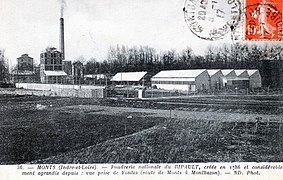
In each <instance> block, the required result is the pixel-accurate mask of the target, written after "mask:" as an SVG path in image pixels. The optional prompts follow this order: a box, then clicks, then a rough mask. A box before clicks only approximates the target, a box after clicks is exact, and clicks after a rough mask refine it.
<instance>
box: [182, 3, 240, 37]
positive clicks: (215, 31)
mask: <svg viewBox="0 0 283 180" xmlns="http://www.w3.org/2000/svg"><path fill="white" fill-rule="evenodd" d="M183 12H184V17H185V21H186V23H187V25H188V27H189V28H190V30H191V32H192V33H193V34H195V35H196V36H197V37H199V38H201V39H205V40H211V41H214V40H218V39H222V38H224V37H226V36H227V34H229V33H231V32H232V31H233V30H234V29H235V27H236V26H237V25H238V23H239V21H240V19H241V3H240V2H239V1H238V0H186V1H185V6H184V8H183Z"/></svg>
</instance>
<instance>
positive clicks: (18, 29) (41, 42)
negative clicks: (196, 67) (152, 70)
mask: <svg viewBox="0 0 283 180" xmlns="http://www.w3.org/2000/svg"><path fill="white" fill-rule="evenodd" d="M184 2H185V0H66V4H67V6H66V7H65V10H64V19H65V54H66V59H67V60H72V61H74V60H75V59H76V58H77V57H79V56H84V57H85V58H86V59H89V58H90V57H95V58H96V59H97V60H103V58H105V57H106V54H107V51H108V49H109V46H110V45H114V46H115V45H117V44H120V45H122V44H124V45H127V46H133V45H137V46H139V45H148V46H150V47H153V48H156V49H157V50H158V51H160V50H168V49H176V50H177V51H180V50H182V49H184V48H186V47H188V46H189V47H191V48H192V49H193V51H194V53H195V54H203V52H204V51H205V49H206V47H207V45H215V44H218V43H223V42H226V43H231V40H230V39H229V37H228V38H225V39H223V40H220V41H216V42H211V41H206V40H201V39H199V38H198V37H196V36H195V35H194V34H192V33H191V31H190V30H189V28H188V27H187V25H186V22H185V20H184V15H183V11H182V9H183V7H184ZM0 7H1V11H0V19H1V26H0V42H1V43H0V48H2V49H5V54H6V56H7V57H8V58H9V59H10V62H11V63H12V64H15V62H16V58H17V57H20V56H21V54H24V53H28V54H29V55H30V56H31V57H33V58H34V59H35V60H36V61H37V62H39V55H40V53H41V52H42V51H43V50H44V49H45V48H46V47H47V46H49V45H51V46H54V47H56V48H59V45H58V44H59V18H60V0H0Z"/></svg>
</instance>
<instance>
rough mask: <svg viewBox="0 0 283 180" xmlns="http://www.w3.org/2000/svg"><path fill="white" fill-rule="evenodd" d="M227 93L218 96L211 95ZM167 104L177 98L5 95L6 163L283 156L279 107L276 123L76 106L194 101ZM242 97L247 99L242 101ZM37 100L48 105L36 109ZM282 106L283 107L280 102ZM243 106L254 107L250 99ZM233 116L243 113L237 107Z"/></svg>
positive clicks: (0, 109) (0, 100) (1, 107)
mask: <svg viewBox="0 0 283 180" xmlns="http://www.w3.org/2000/svg"><path fill="white" fill-rule="evenodd" d="M234 98H236V97H231V98H230V99H231V101H232V100H233V99H234ZM250 98H251V97H250ZM208 99H209V98H198V100H199V101H202V100H204V104H205V103H207V101H208ZM221 99H222V98H221V97H220V98H216V97H213V98H211V100H210V101H221ZM240 99H241V98H240ZM240 99H239V98H238V100H239V101H238V102H241V101H240ZM254 100H257V99H255V98H253V99H251V102H253V103H256V104H257V103H258V102H256V101H254ZM261 100H262V98H261ZM225 101H226V100H225ZM271 101H273V100H271ZM164 102H170V103H173V104H170V105H165V106H164V104H160V103H158V101H157V100H154V101H130V102H129V101H124V100H120V101H118V100H114V101H113V100H111V101H110V100H103V101H97V100H87V99H72V98H55V97H54V98H50V97H35V96H34V97H32V96H0V117H1V121H0V127H1V129H0V145H1V146H0V152H1V154H0V162H1V164H14V163H27V162H32V163H130V162H131V163H167V162H171V163H181V162H238V161H240V162H249V161H253V162H266V161H267V162H268V161H269V162H275V161H276V162H282V161H283V158H282V157H283V156H282V155H283V142H282V139H283V130H282V128H283V127H282V121H280V117H281V116H282V114H280V113H279V114H277V115H276V116H277V117H279V118H273V119H270V121H269V120H268V121H266V120H262V119H260V118H258V119H253V120H251V121H241V122H235V121H230V120H229V119H225V116H215V117H223V119H222V118H219V119H214V120H207V119H206V120H205V119H201V118H199V119H198V120H197V119H195V118H193V117H190V116H188V117H186V116H185V118H182V119H179V118H176V116H172V118H170V117H169V116H166V118H162V117H156V116H151V115H150V114H146V113H136V114H134V115H133V113H130V112H127V111H125V112H124V111H123V112H122V113H119V114H116V115H113V114H112V115H111V113H107V112H104V113H98V112H96V111H103V109H100V110H93V109H91V108H90V109H89V110H85V109H83V108H81V106H73V105H81V104H85V105H87V106H88V105H92V104H99V105H106V106H128V107H130V108H132V107H135V108H140V107H141V108H145V107H147V108H150V109H164V108H165V109H168V108H174V107H175V108H177V109H180V108H181V109H182V108H183V110H182V111H190V108H185V106H187V105H186V104H185V105H182V107H179V106H177V105H174V103H175V102H183V103H186V102H188V103H189V104H191V100H189V99H184V100H183V101H181V100H178V99H172V100H170V101H169V100H168V101H164ZM244 102H246V100H244V99H243V103H244ZM262 102H263V103H266V105H268V102H270V100H269V99H268V98H264V100H263V101H262ZM273 103H274V102H273ZM38 104H42V105H43V106H44V107H45V108H43V109H38V108H37V107H38V106H37V105H38ZM70 105H71V106H72V107H74V108H72V110H69V111H65V110H64V108H60V107H65V106H70ZM277 105H278V106H281V104H280V102H279V101H278V104H277ZM230 106H231V105H229V108H230ZM235 106H239V105H238V104H236V105H235ZM101 107H103V106H101ZM244 107H245V108H246V109H248V108H249V109H251V108H250V107H252V105H251V106H250V105H249V106H244ZM184 108H185V109H184ZM207 109H209V108H207ZM270 112H273V111H270ZM209 113H212V112H207V114H208V115H209ZM215 113H218V112H215ZM239 113H240V112H239ZM247 113H248V112H247ZM273 113H274V112H273ZM233 115H235V116H237V113H234V114H233ZM265 116H269V115H265ZM164 117H165V116H164ZM259 117H260V115H259ZM210 119H211V118H210Z"/></svg>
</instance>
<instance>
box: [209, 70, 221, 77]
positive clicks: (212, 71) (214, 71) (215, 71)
mask: <svg viewBox="0 0 283 180" xmlns="http://www.w3.org/2000/svg"><path fill="white" fill-rule="evenodd" d="M219 71H220V69H208V70H207V72H208V74H209V76H213V75H214V74H216V73H217V72H219Z"/></svg>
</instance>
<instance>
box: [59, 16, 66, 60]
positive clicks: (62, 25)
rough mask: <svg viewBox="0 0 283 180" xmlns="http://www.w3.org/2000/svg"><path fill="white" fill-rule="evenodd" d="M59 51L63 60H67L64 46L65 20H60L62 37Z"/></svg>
mask: <svg viewBox="0 0 283 180" xmlns="http://www.w3.org/2000/svg"><path fill="white" fill-rule="evenodd" d="M59 36H60V37H59V50H60V52H61V53H62V54H63V58H62V59H63V60H65V45H64V43H65V42H64V18H62V17H61V18H60V35H59Z"/></svg>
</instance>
